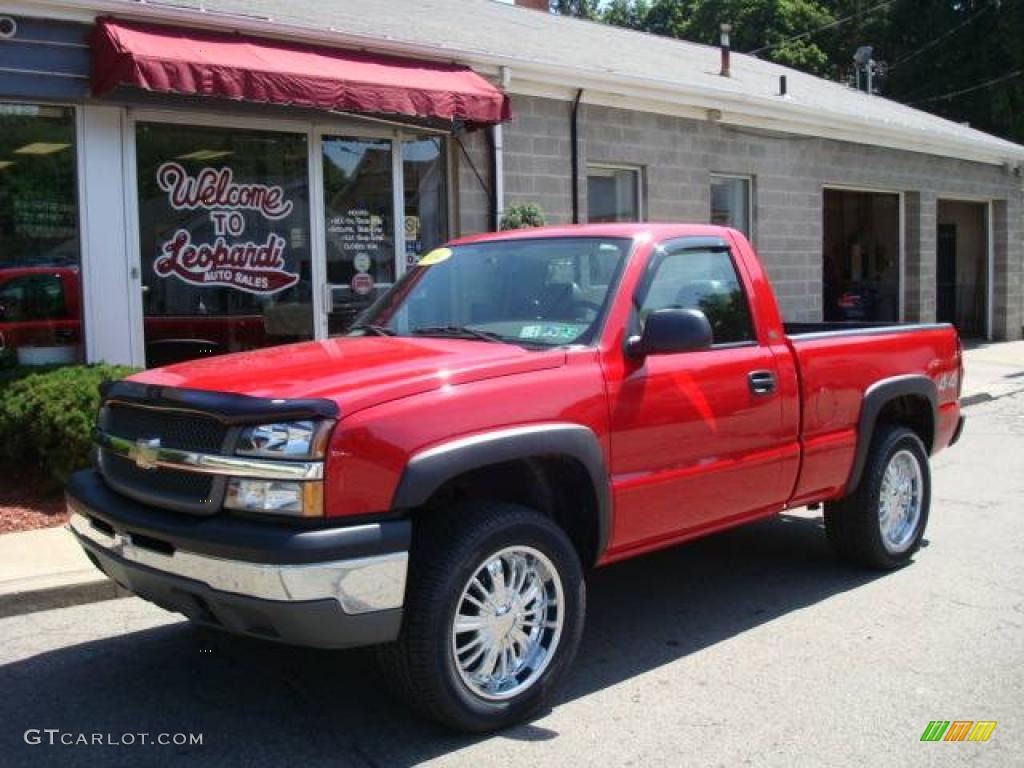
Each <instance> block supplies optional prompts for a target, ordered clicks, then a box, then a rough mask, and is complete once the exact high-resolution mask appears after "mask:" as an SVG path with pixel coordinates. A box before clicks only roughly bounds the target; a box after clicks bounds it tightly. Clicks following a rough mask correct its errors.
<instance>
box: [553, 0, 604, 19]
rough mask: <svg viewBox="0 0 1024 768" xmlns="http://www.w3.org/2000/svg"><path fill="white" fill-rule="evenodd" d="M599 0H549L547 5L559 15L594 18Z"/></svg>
mask: <svg viewBox="0 0 1024 768" xmlns="http://www.w3.org/2000/svg"><path fill="white" fill-rule="evenodd" d="M599 4H600V0H550V2H549V3H548V7H550V8H551V12H552V13H557V14H559V15H560V16H576V17H578V18H581V19H595V18H597V16H598V5H599Z"/></svg>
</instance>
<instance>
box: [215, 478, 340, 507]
mask: <svg viewBox="0 0 1024 768" xmlns="http://www.w3.org/2000/svg"><path fill="white" fill-rule="evenodd" d="M323 488H324V486H323V483H321V482H319V481H316V482H312V481H307V482H290V481H282V480H249V479H245V478H240V477H233V478H231V479H230V480H229V481H228V492H227V496H226V497H225V498H224V506H225V507H227V508H228V509H240V510H243V511H246V512H264V513H267V514H272V515H292V516H294V517H322V516H323V513H324V492H323Z"/></svg>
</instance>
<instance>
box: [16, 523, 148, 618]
mask: <svg viewBox="0 0 1024 768" xmlns="http://www.w3.org/2000/svg"><path fill="white" fill-rule="evenodd" d="M128 594H129V593H128V592H127V591H126V590H124V589H122V588H121V587H119V586H118V585H117V584H115V583H114V582H113V581H111V580H110V579H108V578H107V577H106V576H104V575H103V574H102V573H100V572H99V571H98V570H96V568H95V566H93V564H92V562H91V561H90V560H89V558H88V557H86V554H85V552H84V551H82V548H81V547H80V546H79V545H78V542H77V541H75V538H74V536H72V535H71V533H70V532H69V531H67V530H66V529H65V528H63V527H56V528H43V529H40V530H34V531H20V532H18V533H7V534H3V535H0V618H7V617H9V616H19V615H21V614H25V613H35V612H37V611H48V610H51V609H53V608H66V607H68V606H71V605H82V604H84V603H96V602H100V601H102V600H113V599H114V598H118V597H126V596H127V595H128Z"/></svg>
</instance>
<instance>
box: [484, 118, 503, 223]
mask: <svg viewBox="0 0 1024 768" xmlns="http://www.w3.org/2000/svg"><path fill="white" fill-rule="evenodd" d="M496 128H497V126H491V129H490V130H487V131H484V140H485V141H486V142H487V154H488V155H490V159H491V185H490V189H488V190H487V218H488V220H489V221H491V222H492V226H494V228H495V229H497V221H498V216H499V213H498V185H499V184H502V183H503V182H504V178H503V176H502V172H501V156H500V155H501V153H500V151H499V150H498V143H497V138H498V131H496V130H495V129H496Z"/></svg>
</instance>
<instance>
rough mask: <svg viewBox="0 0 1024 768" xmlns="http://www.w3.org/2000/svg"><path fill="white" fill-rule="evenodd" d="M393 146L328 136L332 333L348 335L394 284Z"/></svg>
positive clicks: (326, 180)
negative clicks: (365, 311) (377, 299)
mask: <svg viewBox="0 0 1024 768" xmlns="http://www.w3.org/2000/svg"><path fill="white" fill-rule="evenodd" d="M391 153H392V142H391V141H390V140H389V139H373V138H346V137H341V136H325V137H324V139H323V164H324V206H325V212H324V213H325V215H324V222H325V225H326V228H327V231H326V237H327V282H328V283H329V284H330V286H331V288H330V291H329V294H330V306H328V308H327V311H328V319H327V331H328V334H329V335H331V336H336V335H338V334H341V333H344V332H345V331H346V330H347V329H348V327H349V326H350V325H351V324H352V322H353V321H354V320H355V318H356V316H357V315H358V314H359V313H360V312H362V311H363V310H364V309H366V307H368V306H369V305H370V304H371V303H372V302H373V300H374V299H375V298H376V297H377V296H379V295H380V294H381V293H382V292H383V291H385V290H387V289H388V288H390V287H391V285H392V284H393V283H394V282H395V219H394V208H395V199H394V178H393V167H392V157H391Z"/></svg>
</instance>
